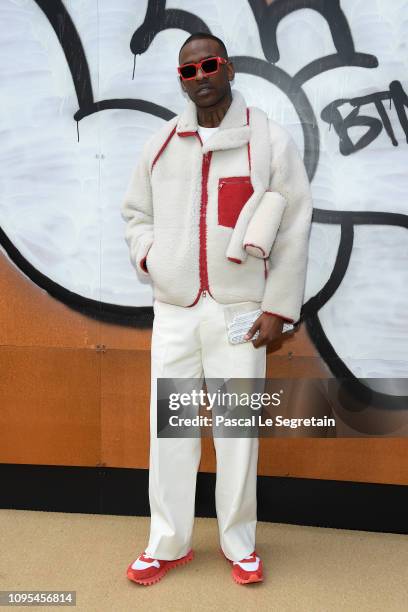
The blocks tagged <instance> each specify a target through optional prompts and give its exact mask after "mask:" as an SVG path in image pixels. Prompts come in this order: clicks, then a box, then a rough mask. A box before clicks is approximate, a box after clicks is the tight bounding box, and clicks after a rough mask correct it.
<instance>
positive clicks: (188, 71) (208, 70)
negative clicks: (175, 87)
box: [177, 56, 228, 81]
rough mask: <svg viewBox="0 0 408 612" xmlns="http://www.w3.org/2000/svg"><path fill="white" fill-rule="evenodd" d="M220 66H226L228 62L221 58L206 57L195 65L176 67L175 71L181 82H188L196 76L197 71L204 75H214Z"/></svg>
mask: <svg viewBox="0 0 408 612" xmlns="http://www.w3.org/2000/svg"><path fill="white" fill-rule="evenodd" d="M220 64H228V60H226V59H225V58H223V57H218V56H217V57H207V58H206V59H203V60H201V62H198V63H197V64H194V63H191V64H183V66H178V68H177V70H178V73H179V75H180V76H181V78H182V80H183V81H190V80H191V79H195V78H196V76H197V72H198V69H199V68H201V71H202V72H203V73H204V74H205V75H209V74H215V73H216V72H218V70H219V69H220Z"/></svg>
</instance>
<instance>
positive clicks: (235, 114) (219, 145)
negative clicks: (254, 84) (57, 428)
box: [176, 89, 250, 153]
mask: <svg viewBox="0 0 408 612" xmlns="http://www.w3.org/2000/svg"><path fill="white" fill-rule="evenodd" d="M231 93H232V102H231V105H230V107H229V109H228V110H227V112H226V114H225V116H224V118H223V119H222V121H221V123H220V125H219V129H218V130H217V132H216V133H215V134H213V135H212V136H211V137H210V138H209V139H208V140H207V141H206V142H205V143H204V144H203V153H206V152H207V151H218V150H223V149H234V148H236V147H241V146H242V145H245V144H247V142H248V141H249V136H250V127H249V125H248V116H247V106H246V102H245V100H244V97H243V96H242V94H241V93H240V92H239V91H238V90H236V89H233V90H232V92H231ZM197 128H198V124H197V109H196V106H195V104H194V102H192V101H191V100H190V101H189V102H188V104H187V107H186V109H185V110H184V112H183V113H181V115H180V116H179V119H178V121H177V127H176V132H177V134H178V135H179V136H195V135H196V134H197Z"/></svg>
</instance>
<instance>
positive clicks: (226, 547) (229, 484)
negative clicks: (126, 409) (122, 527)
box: [146, 294, 266, 561]
mask: <svg viewBox="0 0 408 612" xmlns="http://www.w3.org/2000/svg"><path fill="white" fill-rule="evenodd" d="M257 307H259V304H256V303H254V309H255V308H257ZM153 308H154V314H155V317H154V322H153V332H152V345H151V401H150V470H149V501H150V513H151V521H150V537H149V543H148V546H147V548H146V554H147V555H148V556H149V557H153V558H156V559H167V560H170V559H178V558H180V557H183V556H184V555H186V554H187V552H188V551H189V550H190V548H192V534H193V526H194V514H195V492H196V479H197V472H198V467H199V463H200V458H201V438H200V437H197V438H158V437H157V433H156V432H157V378H197V379H198V378H202V377H203V376H205V378H218V379H220V378H221V379H228V378H263V379H264V378H265V372H266V347H265V346H262V347H259V348H255V347H254V346H253V344H252V342H251V341H250V342H246V343H242V344H238V345H232V344H230V343H229V342H228V338H227V333H226V325H225V319H224V305H223V304H220V303H218V302H216V301H215V300H214V299H213V298H211V296H209V295H208V294H207V295H206V296H205V297H203V296H201V297H200V299H199V301H198V302H197V304H196V305H195V306H192V307H190V308H184V307H181V306H175V305H173V304H167V303H164V302H159V301H158V300H155V301H154V306H153ZM208 414H209V415H210V416H211V412H209V413H208ZM213 440H214V445H215V451H216V460H217V475H216V488H215V503H216V512H217V519H218V529H219V537H220V544H221V548H222V549H223V551H224V554H225V555H226V556H227V557H228V558H229V559H231V560H232V561H239V560H240V559H242V558H244V557H246V556H247V555H249V554H250V553H252V551H253V550H254V549H255V533H256V522H257V497H256V481H257V464H258V448H259V439H258V437H254V438H249V437H242V438H231V437H229V438H224V437H214V438H213Z"/></svg>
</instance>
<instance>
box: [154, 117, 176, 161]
mask: <svg viewBox="0 0 408 612" xmlns="http://www.w3.org/2000/svg"><path fill="white" fill-rule="evenodd" d="M176 127H177V126H174V128H173V129H172V130H171V132H170V134H169V135H168V136H167V138H166V140H165V141H164V143H163V144H162V146H161V147H160V149H159V152H158V153H157V155H156V157H155V158H154V160H153V163H152V167H151V169H150V172H151V171H152V170H153V168H154V166H155V164H156V162H157V160H158V159H159V157H160V155H161V154H162V153H163V151H164V149H165V148H166V147H167V145H168V144H169V142H170V140H171V139H172V138H173V136H174V134H175V132H176Z"/></svg>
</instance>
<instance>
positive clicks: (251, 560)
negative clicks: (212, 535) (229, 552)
mask: <svg viewBox="0 0 408 612" xmlns="http://www.w3.org/2000/svg"><path fill="white" fill-rule="evenodd" d="M221 552H222V554H223V556H224V557H225V555H224V552H223V551H222V550H221ZM225 558H226V559H227V561H229V562H230V563H231V564H232V577H233V579H234V580H235V582H237V583H238V584H249V583H250V582H262V581H263V565H262V559H261V558H260V557H258V555H257V554H256V551H255V550H254V552H253V553H251V554H250V555H248V557H244V559H241V560H240V561H231V559H228V557H225Z"/></svg>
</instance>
